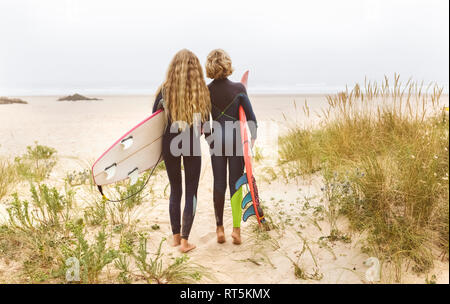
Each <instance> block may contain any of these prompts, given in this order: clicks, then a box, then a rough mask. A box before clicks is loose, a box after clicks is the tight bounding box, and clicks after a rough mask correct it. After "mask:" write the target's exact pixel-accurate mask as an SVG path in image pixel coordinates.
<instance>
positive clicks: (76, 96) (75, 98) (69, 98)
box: [58, 93, 101, 101]
mask: <svg viewBox="0 0 450 304" xmlns="http://www.w3.org/2000/svg"><path fill="white" fill-rule="evenodd" d="M79 100H101V99H99V98H89V97H86V96H83V95H80V94H78V93H76V94H73V95H68V96H65V97H61V98H58V101H79Z"/></svg>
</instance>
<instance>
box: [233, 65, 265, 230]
mask: <svg viewBox="0 0 450 304" xmlns="http://www.w3.org/2000/svg"><path fill="white" fill-rule="evenodd" d="M248 73H249V71H246V72H245V73H244V75H243V76H242V79H241V83H242V84H243V85H244V86H245V87H247V82H248ZM239 121H240V127H241V140H242V147H243V150H244V151H243V155H244V163H245V173H244V175H243V176H242V177H241V178H240V179H239V181H238V182H237V183H236V188H238V186H241V185H242V183H243V181H244V180H246V181H247V184H248V188H249V191H250V194H251V199H252V205H251V206H250V207H249V208H248V209H247V210H245V212H244V215H243V220H244V222H245V221H246V220H247V219H248V218H249V217H250V216H252V215H255V216H256V219H257V221H258V224H259V226H260V227H261V224H264V223H265V218H264V213H263V211H262V209H261V206H260V203H259V196H258V187H257V186H256V180H255V176H254V175H253V168H252V155H251V151H250V142H249V139H248V133H247V119H246V116H245V111H244V108H243V107H242V106H239Z"/></svg>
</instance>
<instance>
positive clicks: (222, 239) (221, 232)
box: [216, 226, 225, 244]
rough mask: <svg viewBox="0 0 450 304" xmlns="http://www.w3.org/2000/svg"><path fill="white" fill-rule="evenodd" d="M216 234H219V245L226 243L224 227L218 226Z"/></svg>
mask: <svg viewBox="0 0 450 304" xmlns="http://www.w3.org/2000/svg"><path fill="white" fill-rule="evenodd" d="M216 233H217V243H219V244H222V243H225V230H224V229H223V226H217V228H216Z"/></svg>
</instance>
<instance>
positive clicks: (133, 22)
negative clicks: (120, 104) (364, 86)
mask: <svg viewBox="0 0 450 304" xmlns="http://www.w3.org/2000/svg"><path fill="white" fill-rule="evenodd" d="M181 48H188V49H190V50H192V51H193V52H194V53H196V54H197V56H198V57H199V59H200V61H201V62H202V64H203V63H204V62H205V59H206V55H207V54H208V52H209V51H210V50H211V49H214V48H223V49H225V50H226V51H228V53H229V54H230V55H231V57H232V60H233V65H234V67H235V69H236V72H235V74H234V75H233V76H232V78H233V79H235V80H237V79H239V78H240V75H241V74H242V72H243V71H244V70H246V69H249V70H250V71H251V76H250V81H249V84H250V88H252V89H253V90H254V91H258V90H259V91H264V90H265V91H270V90H275V91H283V90H290V91H315V90H317V91H321V90H330V89H331V90H333V88H335V87H341V86H344V85H345V84H349V85H351V84H353V83H355V82H357V81H360V82H361V81H363V80H364V76H368V77H369V78H371V79H381V78H382V76H383V75H384V74H387V75H393V73H394V72H398V73H400V74H401V75H402V77H403V78H405V79H407V78H409V76H413V77H414V78H415V79H417V80H420V81H421V80H424V81H425V82H428V81H436V82H438V83H439V84H441V85H444V86H446V87H447V89H446V91H447V90H448V83H449V67H448V66H449V1H448V0H432V1H428V0H404V1H401V0H340V1H336V0H318V1H317V0H315V1H313V0H309V1H284V0H272V1H262V0H260V1H243V0H239V1H235V0H227V1H213V0H205V1H195V0H185V1H168V0H165V1H162V0H161V1H148V0H1V1H0V95H21V94H22V95H28V94H52V93H53V94H61V93H63V92H67V93H72V92H75V91H76V92H80V93H83V92H85V93H91V94H93V93H99V94H105V93H110V94H114V93H124V94H127V93H152V92H153V90H154V89H155V87H156V86H157V85H158V84H159V83H160V82H161V81H162V79H163V78H164V75H165V71H166V69H167V65H168V63H169V61H170V59H171V58H172V56H173V55H174V54H175V52H176V51H178V50H179V49H181ZM208 81H209V80H208Z"/></svg>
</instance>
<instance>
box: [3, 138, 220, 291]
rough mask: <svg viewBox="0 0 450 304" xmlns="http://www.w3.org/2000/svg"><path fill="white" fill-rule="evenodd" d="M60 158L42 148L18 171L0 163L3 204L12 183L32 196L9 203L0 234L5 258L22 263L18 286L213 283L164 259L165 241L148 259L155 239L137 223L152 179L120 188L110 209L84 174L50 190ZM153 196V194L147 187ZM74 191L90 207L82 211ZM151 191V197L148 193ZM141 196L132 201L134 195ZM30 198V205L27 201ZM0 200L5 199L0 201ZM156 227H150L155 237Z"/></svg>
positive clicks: (180, 262) (186, 265)
mask: <svg viewBox="0 0 450 304" xmlns="http://www.w3.org/2000/svg"><path fill="white" fill-rule="evenodd" d="M56 153H57V152H56V150H54V149H53V148H50V147H47V146H43V145H38V144H37V143H36V144H35V145H34V146H29V147H28V148H27V152H26V153H25V154H23V155H22V156H20V157H18V158H16V160H15V162H14V163H10V162H7V161H2V162H0V173H1V175H0V186H1V188H0V189H1V190H2V192H1V193H0V194H1V195H2V196H4V197H6V196H7V194H9V193H10V192H11V191H12V185H13V183H14V182H18V183H23V182H26V183H28V184H29V185H30V187H29V193H28V194H27V193H24V192H23V191H22V192H21V194H20V195H19V194H18V193H12V195H11V196H10V197H8V198H7V199H6V200H5V204H6V206H7V209H6V210H7V215H8V216H7V218H6V222H4V223H2V225H1V226H0V257H1V258H2V259H3V261H6V262H7V263H10V262H11V261H14V262H15V263H19V265H21V266H20V268H19V269H18V270H17V271H15V272H14V273H13V274H10V277H8V278H7V279H6V278H2V275H1V273H0V280H2V281H7V282H17V283H88V284H92V283H133V282H142V281H144V282H147V283H163V284H166V283H195V282H197V281H199V280H201V279H209V278H212V277H213V276H212V275H211V274H210V272H209V270H208V269H207V268H206V267H203V266H201V265H197V264H196V263H194V262H192V261H190V259H189V257H188V256H186V255H183V256H181V257H177V258H174V259H173V261H171V260H170V259H168V258H164V259H163V254H162V253H161V246H162V244H163V241H164V240H165V238H162V240H161V242H160V246H159V248H158V250H157V252H156V253H155V255H154V256H153V255H150V254H148V253H147V251H148V250H149V248H147V241H148V240H149V239H152V242H154V241H155V240H154V239H153V238H155V237H158V235H159V234H158V235H155V234H153V235H152V236H151V237H150V236H148V235H147V233H146V232H145V231H143V230H142V228H141V229H138V227H137V225H135V223H136V220H134V218H133V216H134V214H135V209H136V208H137V207H138V206H140V205H141V204H142V203H143V202H144V198H145V197H146V194H145V193H147V192H148V189H146V191H145V193H144V191H142V192H139V189H141V188H142V187H143V186H145V185H146V181H147V178H148V173H146V174H144V175H143V176H141V177H140V178H139V180H138V181H137V183H136V184H134V185H130V184H129V182H121V183H118V184H117V185H116V187H114V188H111V189H109V191H108V194H109V195H112V197H114V198H117V199H123V200H122V201H120V202H108V201H106V200H105V199H104V198H101V197H100V196H99V195H98V193H96V192H94V191H93V189H94V188H95V187H94V186H93V185H92V183H91V181H90V177H88V176H87V175H86V170H81V171H75V172H72V173H67V174H66V178H65V182H64V186H63V188H62V189H61V188H58V187H55V186H51V185H50V183H49V181H48V177H49V174H50V172H51V170H52V168H53V166H54V165H55V164H56V162H57V158H56V157H55V155H56ZM150 188H151V187H150ZM77 191H79V192H83V193H84V200H88V201H89V202H90V203H88V204H86V205H82V206H81V205H80V201H77V199H78V200H79V199H80V197H79V196H77ZM151 191H152V190H150V192H151ZM136 192H139V193H138V194H137V195H135V196H131V197H129V196H130V195H132V194H134V193H136ZM23 197H25V198H23ZM0 198H1V197H0ZM157 226H158V225H156V224H155V225H153V226H152V229H153V231H154V230H155V229H156V228H157Z"/></svg>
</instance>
